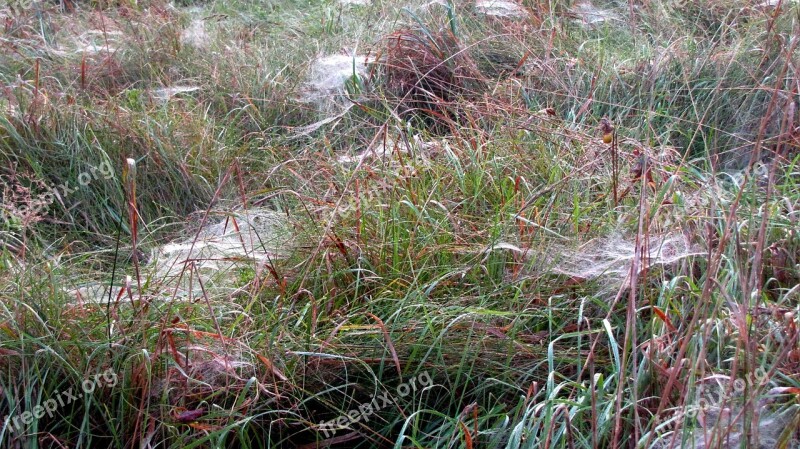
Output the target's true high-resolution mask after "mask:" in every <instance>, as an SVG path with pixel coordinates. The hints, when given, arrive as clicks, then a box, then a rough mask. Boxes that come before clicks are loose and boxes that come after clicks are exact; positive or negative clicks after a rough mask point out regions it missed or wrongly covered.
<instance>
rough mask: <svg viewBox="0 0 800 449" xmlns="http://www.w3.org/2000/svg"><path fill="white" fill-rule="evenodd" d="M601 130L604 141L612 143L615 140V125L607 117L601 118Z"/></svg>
mask: <svg viewBox="0 0 800 449" xmlns="http://www.w3.org/2000/svg"><path fill="white" fill-rule="evenodd" d="M600 131H601V132H602V133H603V143H611V142H612V141H613V140H614V127H613V126H612V125H611V122H610V121H609V120H608V119H607V118H606V117H603V118H602V119H600Z"/></svg>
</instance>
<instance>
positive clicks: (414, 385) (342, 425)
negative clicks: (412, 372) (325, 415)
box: [319, 371, 433, 438]
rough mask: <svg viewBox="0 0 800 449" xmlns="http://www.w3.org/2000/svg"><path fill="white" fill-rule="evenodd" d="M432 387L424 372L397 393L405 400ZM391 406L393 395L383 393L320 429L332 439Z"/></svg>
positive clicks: (427, 375)
mask: <svg viewBox="0 0 800 449" xmlns="http://www.w3.org/2000/svg"><path fill="white" fill-rule="evenodd" d="M431 385H433V379H431V376H430V374H428V372H427V371H423V372H421V373H420V374H419V375H417V377H411V378H410V379H408V380H407V381H406V382H403V383H401V384H400V385H398V386H397V388H396V389H395V393H396V394H397V397H401V398H404V397H406V396H408V395H410V394H412V393H416V392H417V390H422V389H423V388H425V387H428V386H431ZM391 404H392V397H391V395H390V394H389V393H388V392H386V391H383V392H381V393H380V394H379V395H378V396H376V397H374V398H373V399H372V401H371V402H366V403H363V404H361V405H359V406H358V407H357V408H354V409H352V410H350V411H348V412H347V413H345V414H343V415H341V416H339V417H338V418H334V419H331V420H330V421H322V422H321V423H319V429H320V430H321V431H322V433H323V434H325V438H330V437H331V436H333V435H335V434H336V431H338V430H342V429H350V424H355V423H357V422H359V421H364V422H369V418H370V417H371V416H372V415H374V414H375V413H377V412H379V411H381V410H382V409H383V408H384V407H387V406H389V405H391Z"/></svg>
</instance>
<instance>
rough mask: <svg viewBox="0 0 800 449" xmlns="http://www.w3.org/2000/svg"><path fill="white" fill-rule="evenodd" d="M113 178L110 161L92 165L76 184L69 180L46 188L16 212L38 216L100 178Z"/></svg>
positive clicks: (16, 209) (16, 208)
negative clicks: (57, 200)
mask: <svg viewBox="0 0 800 449" xmlns="http://www.w3.org/2000/svg"><path fill="white" fill-rule="evenodd" d="M113 176H114V168H113V167H112V166H111V163H110V162H108V161H106V162H103V163H101V164H99V165H96V166H95V165H90V166H89V169H88V170H85V171H82V172H81V173H79V174H78V177H77V178H76V182H75V184H73V183H72V182H70V181H69V180H67V181H64V182H63V183H61V185H58V186H55V185H53V186H46V187H45V192H44V193H42V194H40V195H38V196H37V197H35V198H33V200H31V202H30V203H29V204H21V205H18V206H16V207H14V208H13V209H14V212H15V213H16V214H18V215H20V216H23V215H31V214H33V215H35V214H38V213H39V212H41V211H42V210H44V209H47V208H48V207H50V205H51V204H53V203H54V202H55V200H56V198H58V199H59V200H61V201H64V200H65V199H66V198H68V197H69V196H70V195H72V194H73V193H75V192H76V191H77V190H78V189H80V188H81V187H86V186H88V185H89V184H91V183H92V181H94V180H95V179H99V178H100V177H102V178H103V179H111V178H112V177H113Z"/></svg>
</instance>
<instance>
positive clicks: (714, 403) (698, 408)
mask: <svg viewBox="0 0 800 449" xmlns="http://www.w3.org/2000/svg"><path fill="white" fill-rule="evenodd" d="M767 381H769V375H768V374H767V372H766V371H765V370H764V368H762V367H758V368H756V370H755V372H752V373H749V374H748V375H747V376H746V377H745V378H744V379H742V378H737V379H735V380H734V381H733V391H732V393H733V395H740V394H742V393H744V391H745V389H754V388H760V387H761V386H763V385H766V383H767ZM714 390H717V392H718V395H717V397H714V394H713V392H712V389H710V388H708V387H705V386H704V385H702V384H701V385H699V386H698V387H697V393H696V395H697V401H696V403H695V404H693V405H690V406H689V407H688V410H687V411H686V416H688V417H689V418H693V417H695V416H697V415H698V414H703V413H705V412H707V411H709V410H713V409H715V408H718V407H720V406H722V404H724V403H726V402H729V401H730V400H731V399H732V398H733V397H732V396H731V395H730V394H729V392H728V391H729V390H730V388H719V389H714Z"/></svg>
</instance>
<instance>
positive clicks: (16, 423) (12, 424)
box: [3, 368, 118, 433]
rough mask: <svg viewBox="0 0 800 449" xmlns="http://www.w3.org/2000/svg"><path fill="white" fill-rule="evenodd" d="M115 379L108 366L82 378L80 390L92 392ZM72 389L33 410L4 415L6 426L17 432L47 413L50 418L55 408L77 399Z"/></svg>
mask: <svg viewBox="0 0 800 449" xmlns="http://www.w3.org/2000/svg"><path fill="white" fill-rule="evenodd" d="M117 380H118V379H117V373H115V372H114V370H112V369H111V368H108V369H107V370H105V371H103V372H102V373H97V374H95V375H94V377H92V378H88V379H84V381H83V382H81V390H83V392H84V393H85V394H92V393H94V390H95V389H97V387H103V386H106V387H113V386H115V385H116V384H117ZM74 390H75V388H74V387H71V388H69V389H68V390H63V391H59V392H57V393H56V394H55V397H51V398H49V399H47V400H45V401H44V402H42V403H41V404H39V405H37V406H35V407H33V410H27V411H25V412H23V413H21V414H19V415H17V416H14V417H10V416H6V417H5V419H4V420H3V421H4V422H6V423H8V427H9V428H10V429H11V431H12V432H14V433H17V432H19V431H20V430H22V429H23V428H24V427H25V426H28V425H30V424H31V423H32V422H33V420H34V419H36V420H39V419H41V418H42V417H44V415H47V417H48V418H52V417H53V414H54V413H55V412H56V410H58V409H59V408H61V407H66V406H68V405H69V404H72V403H73V402H75V401H77V400H78V398H79V397H80V392H75V391H74Z"/></svg>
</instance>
